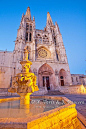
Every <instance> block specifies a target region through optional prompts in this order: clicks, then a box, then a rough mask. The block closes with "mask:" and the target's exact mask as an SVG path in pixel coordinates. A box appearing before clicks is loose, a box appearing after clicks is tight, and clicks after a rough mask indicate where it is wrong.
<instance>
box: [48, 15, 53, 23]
mask: <svg viewBox="0 0 86 129" xmlns="http://www.w3.org/2000/svg"><path fill="white" fill-rule="evenodd" d="M47 23H49V24H51V25H53V22H52V18H51V16H50V13H49V12H47Z"/></svg>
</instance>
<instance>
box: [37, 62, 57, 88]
mask: <svg viewBox="0 0 86 129" xmlns="http://www.w3.org/2000/svg"><path fill="white" fill-rule="evenodd" d="M54 76H55V74H54V71H53V69H52V68H51V67H50V66H49V65H48V64H46V63H45V64H43V65H42V66H41V67H40V68H39V70H38V85H39V87H46V88H47V90H50V89H52V87H51V84H52V86H54V82H55V78H54Z"/></svg>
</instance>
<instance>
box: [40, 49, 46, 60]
mask: <svg viewBox="0 0 86 129" xmlns="http://www.w3.org/2000/svg"><path fill="white" fill-rule="evenodd" d="M38 57H41V58H45V57H47V51H46V50H45V49H43V48H41V49H40V50H38Z"/></svg>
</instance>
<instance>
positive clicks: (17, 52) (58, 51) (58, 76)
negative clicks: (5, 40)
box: [0, 7, 86, 94]
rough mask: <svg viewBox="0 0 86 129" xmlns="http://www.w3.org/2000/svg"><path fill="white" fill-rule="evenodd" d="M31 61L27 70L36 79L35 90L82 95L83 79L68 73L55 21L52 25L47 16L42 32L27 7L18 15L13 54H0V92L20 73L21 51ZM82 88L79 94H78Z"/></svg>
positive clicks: (67, 65)
mask: <svg viewBox="0 0 86 129" xmlns="http://www.w3.org/2000/svg"><path fill="white" fill-rule="evenodd" d="M25 50H27V51H28V60H30V61H31V62H32V65H31V69H30V71H31V72H33V73H34V74H35V75H36V77H37V85H38V87H39V91H38V92H37V94H39V93H40V94H43V93H45V92H47V91H48V90H51V91H52V90H60V91H61V92H64V93H79V92H80V93H81V92H83V93H85V92H86V87H85V85H86V76H85V75H83V74H82V75H79V74H75V75H74V74H71V73H70V69H69V64H68V60H67V55H66V51H65V47H64V44H63V39H62V35H61V33H60V30H59V26H58V24H57V22H55V24H53V21H52V18H51V16H50V13H49V12H48V13H47V22H46V27H45V28H44V30H38V29H36V28H35V18H34V17H33V20H32V18H31V12H30V8H29V7H28V8H27V11H26V14H25V15H24V14H23V15H22V18H21V22H20V26H19V29H18V32H17V37H16V40H15V48H14V50H13V52H9V51H0V92H2V91H4V92H5V91H7V89H8V88H9V87H10V86H11V85H12V78H13V77H14V76H16V74H17V73H19V72H21V69H22V68H21V65H20V61H22V60H23V54H24V51H25ZM82 89H83V91H82Z"/></svg>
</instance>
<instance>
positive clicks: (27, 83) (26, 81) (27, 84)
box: [8, 50, 38, 105]
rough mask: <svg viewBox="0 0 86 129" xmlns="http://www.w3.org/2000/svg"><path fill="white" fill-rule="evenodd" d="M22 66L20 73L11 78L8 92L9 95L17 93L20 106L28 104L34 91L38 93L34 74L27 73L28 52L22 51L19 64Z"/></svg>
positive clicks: (29, 62) (28, 66) (28, 63)
mask: <svg viewBox="0 0 86 129" xmlns="http://www.w3.org/2000/svg"><path fill="white" fill-rule="evenodd" d="M20 64H21V65H22V72H21V73H18V74H17V75H16V76H15V77H14V78H13V83H12V87H11V88H10V89H9V90H8V91H9V92H11V93H18V94H19V95H20V103H21V105H24V104H25V105H26V104H29V103H30V95H31V94H32V93H33V92H34V91H38V86H37V85H36V76H35V75H34V73H31V72H29V69H30V65H31V64H32V62H31V61H28V51H27V50H24V57H23V61H21V62H20Z"/></svg>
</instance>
